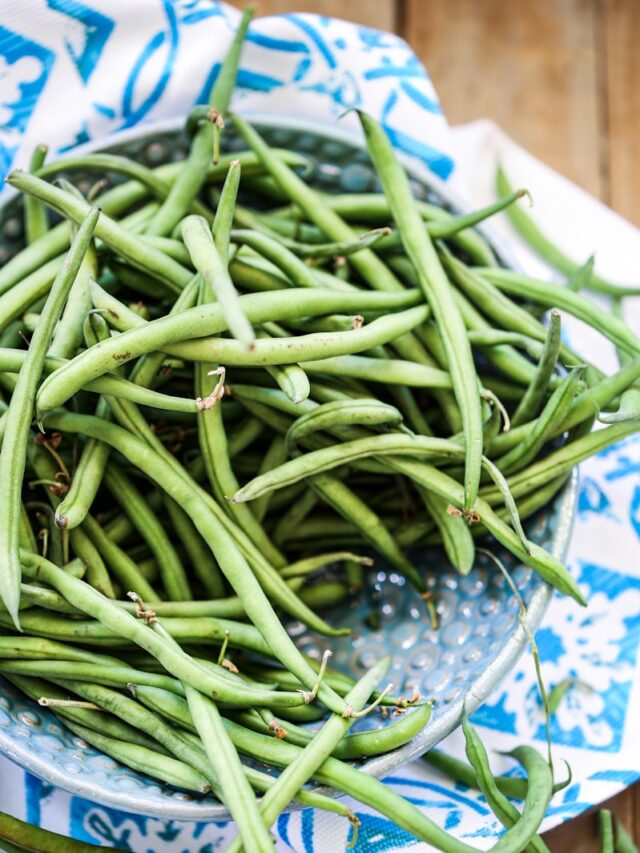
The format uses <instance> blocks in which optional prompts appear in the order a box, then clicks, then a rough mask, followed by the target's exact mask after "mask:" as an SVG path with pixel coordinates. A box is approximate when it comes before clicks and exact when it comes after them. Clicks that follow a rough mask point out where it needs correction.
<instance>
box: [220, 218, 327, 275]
mask: <svg viewBox="0 0 640 853" xmlns="http://www.w3.org/2000/svg"><path fill="white" fill-rule="evenodd" d="M232 239H233V240H234V242H236V243H239V244H240V245H241V246H248V247H249V248H251V249H253V250H254V251H255V252H257V253H258V255H260V256H261V257H263V258H265V259H266V260H268V261H270V263H271V264H273V265H274V266H275V267H277V269H278V270H279V271H280V272H281V273H282V274H283V275H285V276H286V277H287V279H289V281H290V282H291V285H293V286H294V287H319V286H320V281H319V279H318V277H317V276H316V274H315V272H314V270H313V269H312V268H311V267H309V266H307V264H305V263H304V261H302V260H300V258H299V257H297V255H295V254H294V253H293V252H292V251H291V250H290V249H289V248H287V247H286V246H283V245H282V243H280V242H279V241H278V240H274V239H273V238H272V237H270V236H269V235H268V234H262V233H260V232H258V231H247V230H237V231H233V232H232Z"/></svg>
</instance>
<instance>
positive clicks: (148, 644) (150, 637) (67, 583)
mask: <svg viewBox="0 0 640 853" xmlns="http://www.w3.org/2000/svg"><path fill="white" fill-rule="evenodd" d="M30 560H31V561H32V562H31V565H32V566H34V569H33V571H34V573H35V574H36V577H37V576H38V575H42V576H43V578H44V579H45V580H46V581H47V582H48V583H51V584H52V585H53V586H54V588H55V589H57V590H58V591H59V592H61V593H62V594H63V595H64V596H65V597H66V598H67V600H68V601H70V602H71V603H72V604H75V605H76V606H78V607H79V609H81V610H83V611H84V612H89V611H92V612H91V613H90V615H94V616H95V617H96V618H98V619H99V621H100V622H101V623H102V624H103V625H104V626H105V627H107V628H108V629H109V630H110V631H114V632H115V633H116V634H119V635H122V634H124V636H126V637H127V638H129V639H131V640H132V641H133V642H135V643H136V644H138V645H140V646H141V648H143V649H145V651H147V652H149V653H150V654H152V655H153V656H154V657H155V658H156V659H157V660H159V661H160V663H161V664H162V665H163V667H164V668H165V669H166V670H167V671H168V672H169V673H171V674H172V675H173V676H174V677H177V678H178V679H179V680H181V681H182V682H183V683H184V684H188V685H190V686H193V685H194V684H197V685H198V689H200V690H202V691H206V693H207V695H211V696H213V697H214V698H216V699H220V700H221V701H224V702H225V703H227V704H231V705H236V706H240V707H242V706H243V705H244V706H245V707H252V706H253V705H262V704H264V705H266V706H270V707H284V706H287V705H290V706H295V705H300V704H303V703H304V701H305V700H304V697H303V696H302V694H300V693H278V692H275V691H270V690H266V691H265V690H258V689H256V688H253V687H249V686H247V685H245V684H243V683H242V682H241V681H240V680H239V679H236V680H234V682H233V683H232V682H231V680H230V679H229V677H228V675H225V676H222V675H219V674H218V673H217V672H215V671H212V670H211V669H210V668H209V667H206V668H205V667H203V666H202V665H201V664H199V663H197V662H196V661H194V660H193V659H192V658H190V657H189V656H188V655H186V654H185V653H184V652H182V651H181V650H180V649H179V647H177V645H176V646H174V645H173V644H168V643H167V642H166V641H165V640H163V639H162V638H161V637H159V636H158V635H157V634H156V633H155V632H153V631H151V630H149V628H148V627H147V626H146V625H142V624H140V623H139V622H138V621H137V620H136V618H135V617H134V616H131V615H129V614H128V613H126V612H125V611H123V610H120V609H119V608H118V607H116V606H115V605H113V604H111V603H110V602H109V601H108V599H104V598H103V596H101V595H100V594H99V593H97V592H95V591H94V590H93V589H92V588H91V587H89V586H88V585H87V584H84V583H83V582H82V581H77V580H75V578H69V576H67V575H65V573H64V572H61V570H59V569H57V568H56V567H55V566H53V565H52V564H51V563H48V562H47V561H45V560H43V559H42V558H40V559H38V558H36V557H35V556H34V555H31V556H30ZM63 576H64V579H63ZM74 584H75V585H74ZM78 584H79V585H80V586H78ZM51 621H53V620H50V622H51ZM168 624H169V626H170V627H171V624H172V623H171V622H168ZM107 675H108V673H107ZM147 677H148V674H146V673H143V674H142V675H141V676H139V678H147ZM129 680H131V678H129ZM314 680H315V679H314ZM325 692H327V691H326V688H325ZM340 701H342V700H340Z"/></svg>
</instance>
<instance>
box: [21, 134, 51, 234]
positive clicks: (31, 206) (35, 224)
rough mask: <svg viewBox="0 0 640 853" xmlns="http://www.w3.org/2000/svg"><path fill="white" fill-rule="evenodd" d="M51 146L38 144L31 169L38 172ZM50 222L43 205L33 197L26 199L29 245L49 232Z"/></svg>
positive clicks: (32, 158) (25, 219)
mask: <svg viewBox="0 0 640 853" xmlns="http://www.w3.org/2000/svg"><path fill="white" fill-rule="evenodd" d="M48 151H49V148H48V147H47V146H46V145H36V147H35V148H34V149H33V153H32V154H31V161H30V163H29V171H30V172H37V171H38V170H39V169H40V168H41V167H42V165H43V163H44V161H45V159H46V156H47V153H48ZM48 228H49V222H48V220H47V211H46V209H45V207H44V206H43V205H41V204H40V203H39V202H38V201H36V200H35V199H33V198H25V200H24V233H25V241H26V243H27V245H30V244H31V243H33V242H34V241H35V240H37V239H38V237H42V235H43V234H46V233H47V230H48Z"/></svg>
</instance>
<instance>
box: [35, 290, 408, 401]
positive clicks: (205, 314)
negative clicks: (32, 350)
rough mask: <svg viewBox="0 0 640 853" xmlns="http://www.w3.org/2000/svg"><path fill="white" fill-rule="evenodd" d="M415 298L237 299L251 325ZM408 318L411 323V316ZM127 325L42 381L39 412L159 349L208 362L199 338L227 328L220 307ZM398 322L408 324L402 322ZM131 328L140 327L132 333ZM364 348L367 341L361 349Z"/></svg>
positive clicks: (285, 295) (130, 320) (131, 317)
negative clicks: (119, 332) (127, 363)
mask: <svg viewBox="0 0 640 853" xmlns="http://www.w3.org/2000/svg"><path fill="white" fill-rule="evenodd" d="M92 292H93V294H94V295H95V297H96V298H95V299H94V304H96V303H98V304H97V305H96V307H102V304H101V303H104V302H105V301H106V303H107V304H110V305H112V306H113V300H108V299H107V300H105V297H106V294H105V293H104V291H102V292H101V291H100V290H99V289H98V287H97V285H94V286H93V288H92ZM98 297H99V298H98ZM414 299H415V297H414V295H413V294H411V293H406V292H405V293H403V294H383V293H356V294H354V295H352V294H350V293H349V294H347V293H345V294H338V293H333V292H327V291H323V290H321V289H319V288H318V289H314V290H300V291H291V290H290V291H287V292H282V293H265V294H262V293H255V294H248V295H246V296H241V297H240V300H241V302H242V303H243V305H244V307H245V313H246V314H247V316H248V317H249V320H250V321H251V322H253V323H262V322H264V321H266V320H282V319H286V318H287V317H290V316H304V315H309V314H313V313H314V312H316V313H326V310H327V308H328V300H330V303H331V308H330V310H331V311H333V310H335V309H337V310H341V309H346V310H349V308H350V307H351V306H355V305H356V304H358V305H359V306H360V307H363V306H364V307H365V308H366V307H367V304H368V305H369V306H374V307H381V308H383V307H387V308H397V307H402V306H403V305H406V304H411V303H412V302H413V301H414ZM385 303H386V305H385ZM118 304H119V303H118ZM123 308H124V306H122V307H120V308H118V309H117V310H116V309H115V308H114V307H110V308H109V309H108V314H107V317H108V320H109V323H110V324H113V323H114V322H115V321H116V320H117V321H120V320H122V319H124V318H123V315H124V313H125V312H123V310H122V309H123ZM125 310H126V309H125ZM421 310H422V309H421ZM405 314H406V312H405ZM114 315H115V316H114ZM410 319H411V322H412V323H413V322H414V318H413V316H411V317H410ZM389 321H390V322H391V324H392V325H395V326H396V327H397V326H399V325H401V323H398V322H397V321H395V319H394V316H393V315H391V316H390V317H389ZM126 322H127V324H131V325H129V331H127V332H125V333H123V334H122V335H119V336H118V337H115V338H111V339H110V340H107V341H101V342H100V343H99V344H97V345H96V346H94V347H91V351H90V352H89V351H87V352H84V353H81V354H80V355H78V356H76V357H75V358H74V359H72V360H71V361H70V362H68V363H67V364H66V365H64V366H63V367H61V368H60V369H59V370H56V372H55V374H53V375H52V376H51V377H47V379H46V380H45V382H44V383H43V384H42V387H41V389H40V392H39V396H38V407H39V410H40V411H43V412H44V411H47V410H48V409H50V408H54V407H55V406H59V405H62V404H63V403H64V402H66V400H68V399H69V397H71V396H72V395H73V394H74V393H75V392H76V391H77V390H79V389H80V388H82V387H84V386H85V385H86V384H88V382H91V381H92V380H93V379H96V378H98V377H99V376H101V375H103V374H104V373H108V372H109V371H111V370H112V369H113V366H114V364H115V363H117V364H124V363H125V362H127V361H130V360H131V359H133V358H136V357H138V356H139V355H143V354H145V353H148V352H154V351H155V350H158V349H162V350H163V351H164V352H168V351H171V352H173V353H175V354H177V355H179V356H183V355H184V354H185V353H186V354H187V355H189V356H192V355H197V356H198V360H201V361H211V358H212V350H211V346H212V344H213V340H216V341H217V340H219V339H208V338H203V336H204V335H207V334H217V333H218V332H221V331H223V330H224V329H225V328H226V325H225V321H224V318H223V315H222V312H221V309H220V306H219V305H204V306H201V307H198V308H191V309H189V310H188V311H184V312H182V313H180V314H178V315H168V316H166V317H162V318H160V319H159V320H153V321H151V322H150V323H146V322H145V321H144V320H142V318H141V317H138V316H137V315H136V314H134V313H133V312H128V313H127V315H126ZM403 322H404V323H407V325H409V323H408V322H407V320H406V319H405V320H404V321H403ZM371 325H373V324H371ZM133 326H138V327H139V328H133ZM383 330H384V325H383ZM357 331H362V330H357ZM357 331H355V330H354V332H353V333H352V334H357ZM397 331H398V329H397V328H396V330H395V331H394V332H393V333H392V332H391V331H390V327H389V326H388V325H387V327H386V333H387V334H395V333H396V332H397ZM337 334H338V333H337ZM185 336H188V337H190V338H198V337H199V338H202V340H200V341H195V340H193V341H185ZM179 341H184V343H182V344H180V345H179V346H175V344H177V343H178V342H179ZM228 343H233V342H231V341H230V342H228ZM269 343H271V342H269ZM172 344H173V346H172ZM368 345H369V343H368V342H367V343H366V344H365V346H368ZM256 346H257V345H256ZM52 385H53V388H52V387H51V386H52ZM56 386H57V387H56Z"/></svg>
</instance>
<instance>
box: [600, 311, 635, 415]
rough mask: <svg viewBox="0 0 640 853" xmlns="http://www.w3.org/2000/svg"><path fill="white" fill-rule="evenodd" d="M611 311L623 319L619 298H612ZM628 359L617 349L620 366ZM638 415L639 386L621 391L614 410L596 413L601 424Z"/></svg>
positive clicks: (628, 359) (626, 362)
mask: <svg viewBox="0 0 640 853" xmlns="http://www.w3.org/2000/svg"><path fill="white" fill-rule="evenodd" d="M611 313H612V314H613V315H614V317H617V318H618V319H619V320H622V321H624V312H623V309H622V300H621V299H613V300H612V305H611ZM630 361H631V359H630V358H629V356H628V355H627V354H626V353H625V352H622V351H620V350H618V362H619V363H620V367H624V366H625V365H627V364H628V363H629V362H630ZM638 417H640V388H638V387H633V388H629V389H628V390H627V391H624V392H623V394H622V395H621V397H620V404H619V406H618V410H617V411H616V412H612V413H611V414H605V415H603V414H600V415H598V420H599V421H600V422H601V423H603V424H613V423H618V422H620V421H625V420H634V419H635V418H638Z"/></svg>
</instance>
